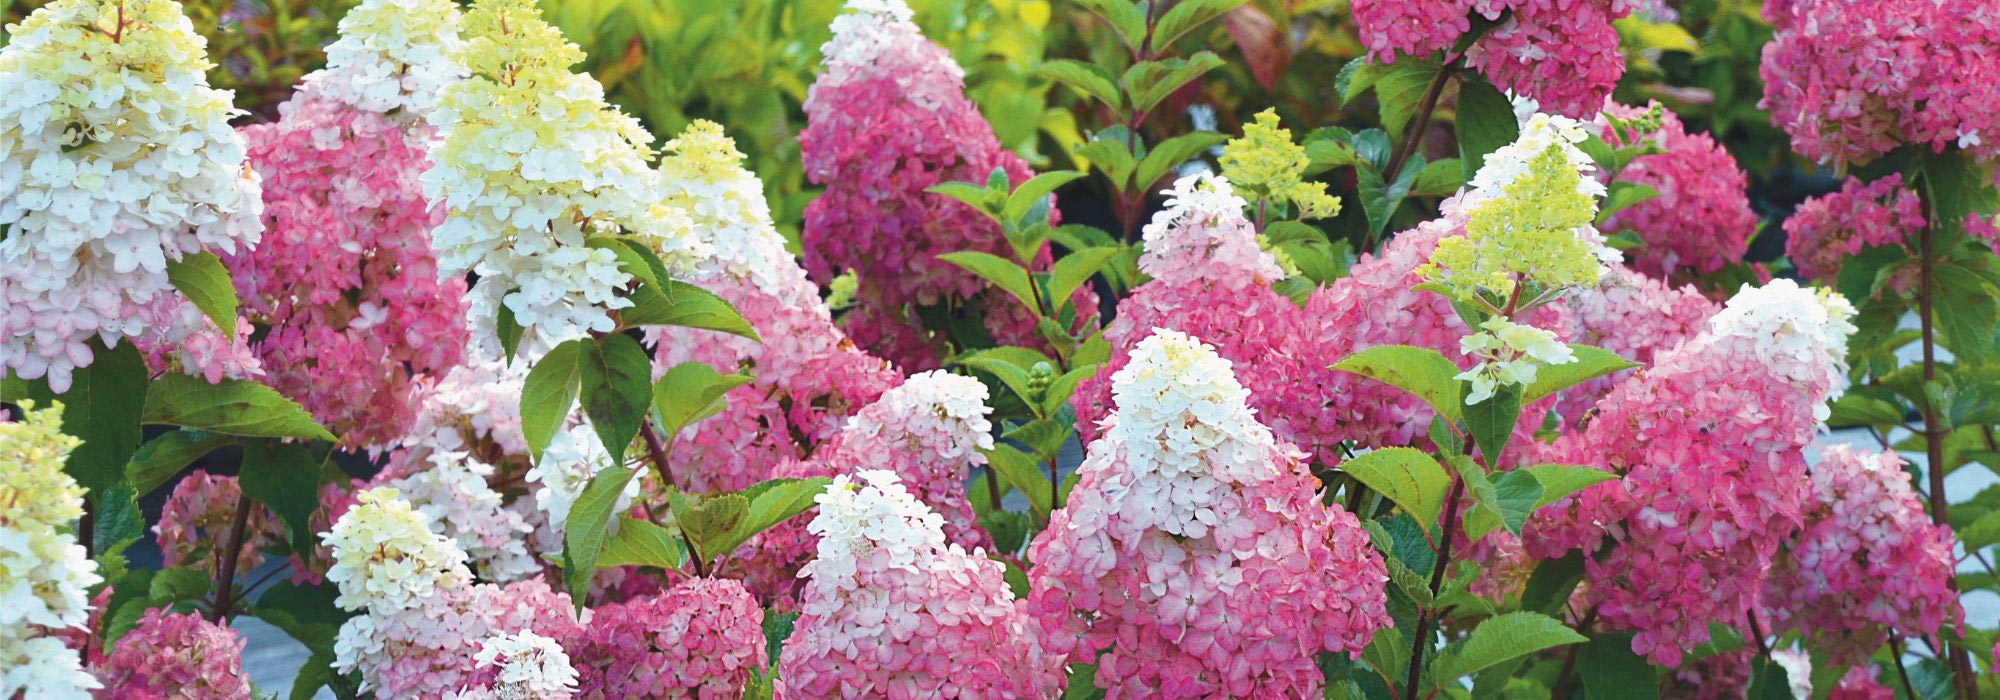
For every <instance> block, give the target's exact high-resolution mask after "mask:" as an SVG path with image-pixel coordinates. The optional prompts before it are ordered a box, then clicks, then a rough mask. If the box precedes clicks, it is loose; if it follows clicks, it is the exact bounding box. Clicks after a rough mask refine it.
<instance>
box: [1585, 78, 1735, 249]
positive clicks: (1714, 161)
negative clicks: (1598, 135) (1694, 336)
mask: <svg viewBox="0 0 2000 700" xmlns="http://www.w3.org/2000/svg"><path fill="white" fill-rule="evenodd" d="M1645 112H1646V110H1644V109H1640V108H1637V107H1626V106H1624V105H1620V104H1617V103H1608V104H1606V105H1605V106H1604V113H1605V114H1607V115H1613V116H1619V117H1625V118H1631V117H1634V116H1638V115H1640V114H1643V113H1645ZM1660 116H1661V120H1662V121H1661V124H1660V129H1659V130H1658V131H1655V132H1653V133H1652V134H1650V135H1648V136H1646V137H1644V138H1645V139H1646V140H1648V141H1651V142H1652V143H1653V145H1655V146H1658V147H1659V148H1660V150H1661V152H1660V153H1653V154H1648V155H1643V156H1639V157H1638V158H1635V159H1633V160H1632V162H1631V163H1630V164H1628V165H1626V166H1625V168H1624V169H1623V170H1621V171H1619V172H1618V177H1617V178H1616V179H1615V180H1613V182H1630V183H1633V184H1637V185H1645V186H1647V187H1651V188H1653V189H1654V190H1657V191H1658V192H1659V193H1660V196H1658V197H1655V198H1653V199H1649V200H1646V201H1643V202H1640V203H1638V204H1634V205H1632V206H1630V207H1627V208H1625V209H1623V210H1621V211H1619V212H1617V213H1615V214H1612V215H1611V218H1610V220H1609V221H1606V222H1605V225H1604V227H1603V228H1604V230H1606V231H1618V230H1620V229H1631V230H1632V231H1633V232H1634V233H1637V234H1639V239H1640V240H1643V241H1645V242H1646V245H1645V246H1643V247H1641V248H1639V249H1638V250H1636V251H1633V254H1632V256H1631V261H1630V262H1631V265H1632V267H1633V268H1635V269H1637V270H1639V271H1640V272H1644V273H1646V274H1649V275H1652V276H1655V277H1659V278H1661V279H1667V280H1673V281H1676V282H1682V281H1687V280H1688V279H1690V278H1692V277H1693V276H1695V275H1701V274H1707V273H1710V272H1715V271H1716V270H1720V269H1722V268H1723V267H1724V266H1727V265H1729V264H1732V263H1736V262H1739V261H1741V260H1742V259H1743V254H1744V252H1745V251H1747V250H1748V249H1749V247H1750V235H1751V234H1753V233H1755V232H1756V231H1757V215H1756V213H1755V212H1752V211H1750V199H1749V197H1748V196H1747V195H1746V194H1745V192H1746V190H1747V189H1748V184H1747V180H1746V177H1745V176H1744V174H1743V169H1742V168H1739V167H1737V165H1736V159H1735V158H1734V157H1732V156H1730V155H1729V151H1727V150H1725V149H1723V148H1722V146H1721V145H1719V144H1717V143H1716V142H1715V140H1714V139H1712V138H1709V135H1708V134H1706V133H1694V134H1690V133H1688V132H1687V129H1686V127H1683V126H1682V125H1681V120H1680V117H1677V116H1675V115H1674V113H1673V112H1670V111H1663V112H1661V115H1660ZM1609 129H1610V127H1609V126H1605V127H1604V133H1603V136H1604V138H1605V139H1607V140H1615V139H1614V137H1613V136H1612V134H1611V133H1610V130H1609Z"/></svg>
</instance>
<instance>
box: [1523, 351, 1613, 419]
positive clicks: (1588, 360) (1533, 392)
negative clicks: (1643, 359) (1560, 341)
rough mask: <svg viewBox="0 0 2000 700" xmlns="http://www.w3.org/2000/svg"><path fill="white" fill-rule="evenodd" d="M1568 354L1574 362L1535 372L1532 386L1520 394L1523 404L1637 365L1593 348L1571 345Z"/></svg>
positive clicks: (1610, 352)
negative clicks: (1572, 357) (1574, 356)
mask: <svg viewBox="0 0 2000 700" xmlns="http://www.w3.org/2000/svg"><path fill="white" fill-rule="evenodd" d="M1569 351H1570V353H1571V354H1574V355H1576V361H1575V362H1571V363H1569V364H1563V365H1549V366H1547V367H1543V368H1541V369H1539V370H1537V371H1536V372H1535V383H1534V384H1530V385H1528V388H1527V389H1526V390H1525V391H1523V392H1522V393H1521V403H1522V404H1523V405H1526V404H1531V403H1534V402H1536V401H1539V400H1541V398H1542V397H1544V396H1548V395H1550V394H1553V393H1556V392H1558V391H1562V390H1564V389H1567V388H1570V387H1573V386H1576V385H1578V384H1582V383H1584V382H1587V381H1590V380H1592V379H1596V378H1598V377H1602V376H1604V375H1607V374H1611V373H1613V372H1622V371H1625V370H1628V369H1632V368H1634V367H1638V366H1639V363H1637V362H1633V361H1631V360H1627V359H1625V358H1623V357H1619V356H1618V353H1615V352H1612V351H1610V350H1606V349H1604V348H1600V347H1596V346H1591V345H1575V344H1572V345H1570V346H1569Z"/></svg>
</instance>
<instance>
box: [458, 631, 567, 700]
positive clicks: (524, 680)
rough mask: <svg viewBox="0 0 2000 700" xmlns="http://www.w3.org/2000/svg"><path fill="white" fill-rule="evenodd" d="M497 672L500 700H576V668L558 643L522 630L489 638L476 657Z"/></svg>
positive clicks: (495, 688)
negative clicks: (571, 699)
mask: <svg viewBox="0 0 2000 700" xmlns="http://www.w3.org/2000/svg"><path fill="white" fill-rule="evenodd" d="M473 660H475V661H477V662H479V667H480V668H482V669H491V670H493V672H494V679H493V694H494V697H495V698H496V699H497V700H569V699H570V698H572V697H575V691H576V668H575V667H573V666H571V665H570V660H569V655H568V654H565V653H563V648H562V645H560V644H557V643H556V640H554V639H550V638H548V637H544V636H542V635H539V634H535V631H534V630H522V631H521V632H518V633H515V634H502V635H496V636H494V637H491V638H488V639H487V640H486V641H485V642H483V643H481V644H480V645H479V653H478V654H476V655H474V656H473Z"/></svg>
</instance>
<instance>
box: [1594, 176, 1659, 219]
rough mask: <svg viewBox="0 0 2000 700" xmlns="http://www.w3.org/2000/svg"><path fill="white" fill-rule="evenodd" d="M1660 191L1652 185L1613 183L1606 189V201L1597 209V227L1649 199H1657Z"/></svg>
mask: <svg viewBox="0 0 2000 700" xmlns="http://www.w3.org/2000/svg"><path fill="white" fill-rule="evenodd" d="M1659 196H1660V191H1659V190H1656V189H1653V186H1652V185H1645V184H1640V183H1637V182H1625V181H1619V182H1613V183H1611V185H1610V186H1609V187H1608V188H1606V189H1605V193H1604V201H1603V203H1601V204H1599V205H1598V208H1597V225H1598V226H1603V225H1605V222H1607V221H1610V220H1611V217H1612V216H1613V215H1616V214H1617V213H1618V212H1621V211H1624V210H1625V209H1627V208H1630V207H1631V206H1632V205H1634V204H1638V203H1640V202H1644V201H1646V200H1649V199H1657V198H1658V197H1659Z"/></svg>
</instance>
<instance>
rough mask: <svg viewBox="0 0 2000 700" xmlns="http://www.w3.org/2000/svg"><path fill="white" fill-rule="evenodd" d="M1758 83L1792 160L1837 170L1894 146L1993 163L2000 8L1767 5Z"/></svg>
mask: <svg viewBox="0 0 2000 700" xmlns="http://www.w3.org/2000/svg"><path fill="white" fill-rule="evenodd" d="M1764 18H1765V19H1767V20H1770V22H1771V25H1772V26H1773V27H1774V28H1776V29H1777V33H1776V34H1775V35H1774V36H1773V37H1772V39H1771V42H1770V43H1768V44H1765V45H1764V60H1763V62H1762V63H1760V64H1759V66H1758V74H1759V75H1760V76H1761V77H1762V78H1763V79H1764V99H1763V101H1762V102H1759V103H1758V106H1759V107H1761V108H1764V109H1768V110H1771V121H1772V123H1775V124H1777V125H1778V126H1779V127H1780V128H1783V129H1784V130H1785V131H1786V132H1787V133H1790V134H1791V136H1792V148H1794V149H1796V150H1797V151H1798V152H1799V153H1801V154H1804V155H1805V156H1807V157H1809V158H1813V159H1816V160H1819V161H1821V162H1830V163H1833V164H1835V165H1839V164H1845V163H1857V164H1858V163H1866V162H1869V161H1871V160H1874V159H1875V158H1876V157H1877V156H1880V155H1882V154H1884V153H1888V152H1889V151H1891V150H1893V149H1895V148H1896V147H1897V146H1899V145H1902V144H1906V143H1907V144H1914V145H1917V146H1921V147H1924V148H1928V149H1930V150H1934V151H1942V150H1944V149H1945V148H1946V147H1949V146H1956V147H1958V148H1961V149H1964V150H1965V151H1967V152H1968V153H1970V154H1971V155H1972V156H1973V157H1974V158H1977V159H1980V160H1987V159H1991V158H1994V157H1995V156H2000V112H1995V111H1994V110H1993V109H1991V108H1990V105H1994V104H2000V80H1994V79H1993V76H1994V75H1996V74H2000V7H1996V6H1995V5H1994V4H1993V3H1991V2H1986V1H1985V0H1784V1H1782V2H1780V1H1776V0H1770V1H1767V2H1766V3H1765V6H1764Z"/></svg>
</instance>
